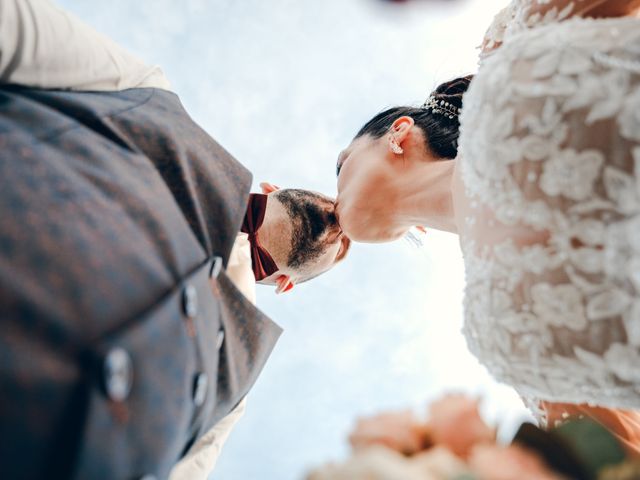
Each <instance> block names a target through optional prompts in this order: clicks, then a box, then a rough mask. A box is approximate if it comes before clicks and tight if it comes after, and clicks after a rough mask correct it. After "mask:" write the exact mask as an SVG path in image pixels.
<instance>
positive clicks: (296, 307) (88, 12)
mask: <svg viewBox="0 0 640 480" xmlns="http://www.w3.org/2000/svg"><path fill="white" fill-rule="evenodd" d="M505 3H506V0H414V1H408V2H404V3H400V2H398V3H392V2H383V1H381V0H323V1H312V0H305V1H302V0H269V1H265V0H242V1H239V0H181V1H174V0H138V1H136V2H131V1H130V0H110V1H109V2H91V1H87V0H59V1H58V4H60V5H61V6H63V7H65V8H66V9H67V10H69V11H71V12H74V13H75V14H76V15H78V16H79V17H81V18H82V19H84V20H85V21H86V22H88V23H90V24H91V25H92V26H94V27H95V28H96V29H98V30H100V31H102V32H104V33H106V34H108V35H109V36H111V37H112V38H114V39H115V40H116V41H117V42H119V43H121V44H122V45H124V46H125V47H127V48H128V49H129V50H131V51H133V52H134V53H136V54H137V55H138V56H140V57H141V58H143V59H144V60H145V61H147V62H148V63H152V64H158V65H160V66H161V67H162V68H163V70H164V72H165V74H166V75H167V77H168V78H169V80H170V81H171V83H172V88H173V90H174V91H175V92H176V93H177V94H178V95H179V96H180V98H181V100H182V102H183V104H184V105H185V107H186V109H187V111H188V112H189V113H190V114H191V116H192V117H193V118H194V119H195V121H196V122H198V123H199V124H200V125H201V126H202V127H203V128H204V129H205V130H206V131H207V132H209V134H211V135H212V136H213V137H214V138H216V140H218V141H219V142H220V143H221V144H222V145H223V146H225V148H226V149H227V150H229V151H230V152H231V153H232V154H233V155H234V156H235V157H236V158H237V159H238V160H240V161H241V162H242V163H243V164H244V165H246V166H247V167H248V168H249V169H250V170H251V171H252V172H253V174H254V191H257V188H258V183H259V182H260V181H269V182H272V183H275V184H277V185H279V186H281V187H296V188H307V189H311V190H316V191H320V192H323V193H326V194H329V195H332V196H333V195H335V193H336V179H335V161H336V158H337V156H338V153H339V152H340V150H341V149H342V148H344V147H345V146H346V145H348V144H349V142H350V140H351V139H352V137H353V136H354V134H355V133H356V131H357V130H358V129H359V127H360V126H362V124H364V123H365V122H366V121H367V120H368V119H369V118H370V117H371V116H373V115H374V114H375V113H377V112H378V111H380V110H382V109H384V108H386V107H389V106H392V105H398V104H410V105H416V104H418V105H419V104H421V103H422V102H423V101H424V99H425V98H426V97H427V96H428V94H429V92H430V91H431V90H432V89H433V88H434V87H436V86H437V85H438V83H439V82H442V81H446V80H449V79H451V78H452V77H454V76H457V75H463V74H468V73H472V72H474V71H475V69H476V60H477V50H476V48H475V47H476V46H477V45H478V44H479V43H480V41H481V39H482V36H483V33H484V31H485V30H486V28H487V26H488V25H489V23H490V21H491V19H492V18H493V15H494V14H495V13H496V12H497V11H498V10H499V9H500V8H501V7H503V6H504V5H505ZM463 287H464V269H463V263H462V259H461V255H460V250H459V247H458V241H457V238H456V237H455V236H453V235H451V234H445V233H440V232H436V231H428V233H427V235H426V236H425V237H424V245H423V246H422V247H420V248H416V247H414V246H412V245H411V244H410V243H409V242H407V241H405V240H401V241H398V242H395V243H392V244H386V245H360V244H358V245H354V246H353V247H352V250H351V253H350V255H349V257H348V258H347V259H346V260H345V262H343V263H342V264H340V265H339V266H337V267H336V268H335V269H334V270H332V271H331V272H329V273H327V274H326V275H324V276H322V277H320V278H318V279H316V280H314V281H312V282H309V283H306V284H303V285H299V286H296V288H294V290H292V291H291V292H289V293H287V294H285V295H275V294H274V292H273V289H271V288H269V287H262V286H259V287H258V306H259V307H260V308H261V309H262V310H264V311H265V312H266V313H267V314H268V315H269V316H270V317H271V318H273V319H274V320H275V321H277V322H278V323H279V324H280V325H281V326H282V327H283V328H284V334H283V335H282V337H281V339H280V341H279V342H278V345H277V346H276V348H275V350H274V352H273V354H272V356H271V358H270V359H269V361H268V363H267V365H266V367H265V368H264V370H263V373H262V375H261V376H260V378H259V380H258V382H257V383H256V385H255V387H254V388H253V389H252V390H251V392H250V393H249V397H248V404H247V412H246V414H245V416H244V418H243V419H242V420H241V421H240V423H239V424H238V425H237V427H236V429H235V430H234V431H233V432H232V434H231V436H230V438H229V440H228V442H227V444H226V445H225V447H224V449H223V451H222V455H221V457H220V459H219V462H218V466H217V468H216V470H215V471H214V473H213V474H212V476H211V478H212V479H214V480H294V479H302V478H304V476H305V473H306V472H307V471H308V470H309V469H311V468H313V467H315V466H318V465H321V464H323V463H325V462H327V461H334V460H340V459H342V458H344V457H345V456H346V455H347V454H348V452H349V449H348V444H347V440H346V439H347V435H348V433H349V431H350V429H351V428H352V426H353V424H354V422H355V420H356V418H357V417H358V416H363V415H369V414H373V413H376V412H379V411H382V410H386V409H403V408H413V409H415V411H416V412H417V413H418V414H423V413H424V412H425V411H426V405H427V404H428V402H429V400H431V399H434V398H437V397H438V396H440V395H442V394H443V393H445V392H452V391H454V392H469V393H471V394H477V395H481V396H482V398H483V401H482V412H483V414H484V415H485V416H486V418H487V419H488V420H489V421H491V422H497V423H498V424H499V425H500V426H501V430H500V431H501V435H502V436H503V437H504V438H507V437H508V436H509V435H510V433H511V432H512V431H513V428H514V426H515V425H517V423H518V422H519V421H520V420H522V419H523V418H526V412H525V410H524V407H523V406H522V404H521V403H520V402H519V400H518V398H517V396H516V395H515V393H514V392H513V391H512V390H511V389H510V388H509V387H507V386H504V385H499V384H497V383H495V382H494V381H493V380H492V379H491V378H490V376H489V375H488V374H487V373H486V371H485V370H484V368H483V367H481V366H480V365H479V364H478V362H477V361H476V360H475V359H474V357H472V356H471V354H470V353H469V352H468V351H467V348H466V345H465V342H464V338H463V337H462V335H461V333H460V328H461V325H462V321H463V320H462V319H463V317H462V315H463V313H462V292H463Z"/></svg>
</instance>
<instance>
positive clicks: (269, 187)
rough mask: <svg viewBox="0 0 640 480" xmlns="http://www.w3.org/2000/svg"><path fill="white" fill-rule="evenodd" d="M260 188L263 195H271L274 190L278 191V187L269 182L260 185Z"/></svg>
mask: <svg viewBox="0 0 640 480" xmlns="http://www.w3.org/2000/svg"><path fill="white" fill-rule="evenodd" d="M260 188H261V189H262V193H264V194H265V195H269V194H270V193H273V192H275V191H276V190H280V187H278V186H277V185H274V184H272V183H269V182H262V183H260Z"/></svg>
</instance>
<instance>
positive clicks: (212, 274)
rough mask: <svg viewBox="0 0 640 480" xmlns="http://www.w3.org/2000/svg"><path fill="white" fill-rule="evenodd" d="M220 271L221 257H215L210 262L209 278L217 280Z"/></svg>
mask: <svg viewBox="0 0 640 480" xmlns="http://www.w3.org/2000/svg"><path fill="white" fill-rule="evenodd" d="M221 271H222V257H218V256H215V257H213V261H212V262H211V269H210V270H209V278H218V275H220V272H221Z"/></svg>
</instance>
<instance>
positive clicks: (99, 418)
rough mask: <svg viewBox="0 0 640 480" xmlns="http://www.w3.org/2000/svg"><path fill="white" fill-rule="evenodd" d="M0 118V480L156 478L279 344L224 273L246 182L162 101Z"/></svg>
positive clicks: (8, 99)
mask: <svg viewBox="0 0 640 480" xmlns="http://www.w3.org/2000/svg"><path fill="white" fill-rule="evenodd" d="M0 105H1V106H0V185H1V186H0V478H2V479H42V478H49V479H54V478H78V479H92V480H99V479H129V478H142V477H144V478H154V477H155V478H165V477H167V475H168V472H169V470H170V468H171V466H172V465H173V464H174V463H175V462H176V461H177V460H178V459H179V458H180V457H181V456H182V455H184V453H185V452H186V451H187V450H188V448H189V447H190V445H191V444H192V443H193V442H194V441H195V440H196V439H197V438H198V436H199V435H201V434H202V433H204V432H206V431H207V430H208V429H209V428H210V427H211V426H213V425H214V424H215V423H216V422H217V421H218V420H219V419H220V418H222V417H224V416H225V415H226V414H227V413H228V412H229V411H231V409H232V408H233V407H234V406H235V405H236V404H237V403H238V402H239V401H240V399H241V398H243V397H244V395H245V394H246V393H247V391H248V390H249V388H250V387H251V386H252V384H253V383H254V381H255V380H256V378H257V376H258V374H259V372H260V370H261V368H262V367H263V365H264V362H265V361H266V359H267V357H268V356H269V354H270V352H271V350H272V348H273V346H274V345H275V342H276V340H277V338H278V336H279V335H280V332H281V330H280V328H279V327H278V326H277V325H275V324H274V323H273V322H271V321H270V320H269V319H268V318H267V317H265V316H264V315H263V314H262V313H260V312H259V311H258V310H256V309H255V307H254V306H253V305H251V303H250V302H248V301H247V300H246V299H245V298H244V297H243V296H242V295H241V294H240V293H239V292H238V291H237V290H236V289H235V287H234V286H233V284H232V283H231V282H230V280H229V279H228V278H227V276H226V274H225V271H224V266H225V265H226V261H227V259H228V257H229V254H230V251H231V248H232V245H233V242H234V239H235V236H236V234H237V232H238V230H239V228H240V224H241V222H242V219H243V215H244V212H245V208H246V201H247V197H248V192H249V188H250V174H249V172H248V171H247V170H246V169H245V168H244V167H243V166H242V165H240V164H239V163H238V162H236V161H235V160H234V159H233V158H232V157H231V155H229V154H228V153H227V152H226V151H225V150H224V149H222V147H220V145H218V144H217V143H216V142H215V141H214V140H213V139H211V138H210V137H209V136H208V135H207V134H206V133H205V132H204V131H203V130H202V129H200V128H199V127H198V126H197V125H196V124H195V123H194V122H193V121H192V120H191V119H190V118H189V116H188V115H187V113H186V112H185V111H184V109H183V107H182V106H181V104H180V102H179V100H178V98H177V96H175V95H174V94H172V93H170V92H166V91H163V90H156V89H132V90H125V91H122V92H112V93H86V92H83V93H79V92H66V91H48V90H36V89H26V88H21V87H15V86H4V87H2V88H0Z"/></svg>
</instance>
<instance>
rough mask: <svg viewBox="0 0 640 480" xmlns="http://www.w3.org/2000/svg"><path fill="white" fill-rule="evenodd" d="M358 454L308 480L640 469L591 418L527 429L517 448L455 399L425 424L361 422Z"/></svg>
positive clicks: (521, 477) (494, 478) (391, 417)
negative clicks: (500, 440) (500, 439)
mask: <svg viewBox="0 0 640 480" xmlns="http://www.w3.org/2000/svg"><path fill="white" fill-rule="evenodd" d="M349 442H350V443H351V446H352V450H353V452H352V456H351V457H350V458H349V459H348V460H347V461H346V462H344V463H341V464H336V463H330V464H327V465H325V466H322V467H320V468H318V469H316V470H314V471H313V472H311V473H310V474H309V475H308V476H307V480H347V479H348V480H560V479H585V480H591V479H594V480H596V479H597V480H632V479H640V463H637V462H633V461H631V460H627V459H625V453H624V450H623V449H622V447H621V446H620V445H619V443H618V442H617V440H616V439H615V437H614V436H613V435H611V434H610V433H609V432H608V431H607V430H606V429H605V428H604V427H602V426H600V425H599V424H598V423H596V422H593V421H591V420H586V419H580V420H572V421H568V422H566V423H564V424H563V425H561V426H559V427H556V428H554V429H552V430H550V431H545V430H541V429H539V428H537V427H536V426H534V425H532V424H530V423H525V424H523V425H522V426H521V427H520V429H519V430H518V432H517V434H516V435H515V437H514V439H513V441H512V442H511V444H509V445H499V444H498V443H497V442H496V431H495V429H494V428H492V427H490V426H488V425H487V424H486V423H485V422H484V421H483V420H482V418H481V417H480V415H479V413H478V402H477V400H476V399H471V398H468V397H466V396H463V395H449V396H446V397H444V398H442V399H441V400H439V401H436V402H435V403H433V404H431V406H430V408H429V413H428V417H427V419H426V420H424V421H421V420H419V419H418V418H416V416H415V415H414V414H413V413H412V412H410V411H402V412H396V413H383V414H380V415H376V416H374V417H370V418H365V419H360V420H358V422H357V424H356V426H355V429H354V431H353V432H352V433H351V435H350V436H349Z"/></svg>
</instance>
